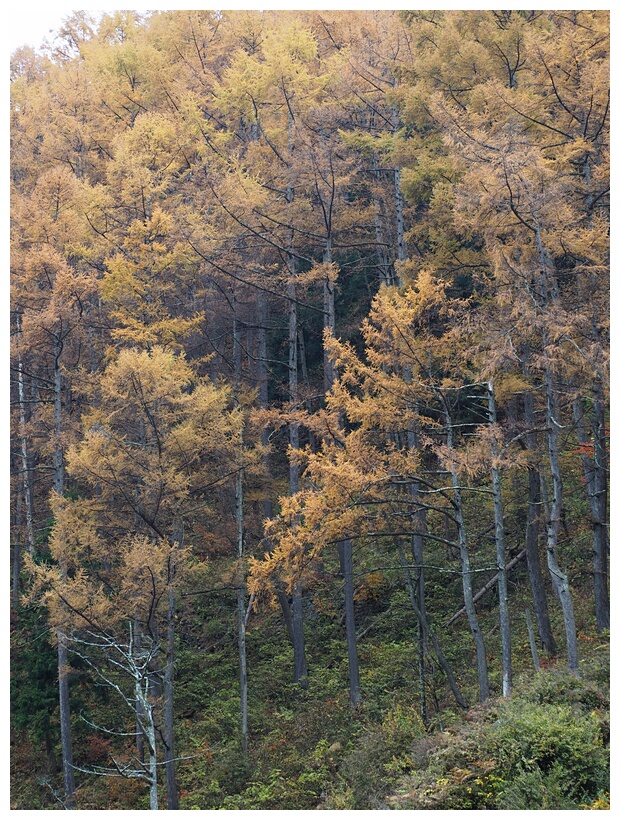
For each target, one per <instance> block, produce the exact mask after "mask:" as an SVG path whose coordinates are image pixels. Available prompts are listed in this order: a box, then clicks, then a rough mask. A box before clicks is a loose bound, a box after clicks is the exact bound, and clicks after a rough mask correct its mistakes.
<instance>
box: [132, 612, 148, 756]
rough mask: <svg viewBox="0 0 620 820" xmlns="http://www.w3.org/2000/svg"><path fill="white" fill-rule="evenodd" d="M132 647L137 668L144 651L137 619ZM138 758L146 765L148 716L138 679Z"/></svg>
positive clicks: (136, 691) (134, 623) (136, 692)
mask: <svg viewBox="0 0 620 820" xmlns="http://www.w3.org/2000/svg"><path fill="white" fill-rule="evenodd" d="M132 645H133V653H134V655H133V658H134V664H135V666H136V668H137V666H138V665H139V662H140V652H141V649H142V632H141V630H140V624H139V622H138V619H137V618H134V620H133V631H132ZM135 695H136V756H137V758H138V760H139V761H140V762H141V763H144V760H145V758H144V722H145V719H146V715H145V714H144V711H143V708H142V698H141V697H140V689H139V679H138V678H136V690H135Z"/></svg>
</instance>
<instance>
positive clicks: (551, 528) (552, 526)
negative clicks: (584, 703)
mask: <svg viewBox="0 0 620 820" xmlns="http://www.w3.org/2000/svg"><path fill="white" fill-rule="evenodd" d="M543 344H544V341H543ZM545 393H546V400H547V412H546V422H547V448H548V451H549V468H550V471H551V483H552V488H553V497H552V499H551V504H550V509H549V520H548V523H547V565H548V566H549V572H550V573H551V579H552V581H553V584H554V586H555V589H556V591H557V594H558V597H559V599H560V605H561V607H562V616H563V619H564V631H565V633H566V651H567V655H568V668H569V669H570V670H571V672H574V673H577V672H578V671H579V657H578V654H577V628H576V626H575V614H574V611H573V599H572V596H571V593H570V589H569V586H568V577H567V576H566V573H565V572H563V571H562V570H561V569H560V565H559V563H558V556H557V550H558V535H559V530H560V523H561V519H562V476H561V473H560V456H559V446H558V428H559V426H560V422H559V418H558V416H559V408H558V406H557V401H556V396H555V389H554V382H553V375H552V373H551V368H550V367H547V369H546V373H545Z"/></svg>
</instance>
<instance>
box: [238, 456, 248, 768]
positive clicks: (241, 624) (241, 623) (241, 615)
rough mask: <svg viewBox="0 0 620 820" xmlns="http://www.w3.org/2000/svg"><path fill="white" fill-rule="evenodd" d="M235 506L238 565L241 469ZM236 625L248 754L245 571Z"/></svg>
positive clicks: (243, 740) (243, 732)
mask: <svg viewBox="0 0 620 820" xmlns="http://www.w3.org/2000/svg"><path fill="white" fill-rule="evenodd" d="M235 507H236V519H237V554H238V556H239V566H240V569H242V564H243V552H244V549H243V479H242V474H241V471H239V473H238V474H237V483H236V492H235ZM237 626H238V637H239V688H240V700H241V746H242V748H243V756H244V757H245V758H247V754H248V671H247V658H246V648H245V573H243V574H242V577H241V578H240V579H239V587H238V589H237Z"/></svg>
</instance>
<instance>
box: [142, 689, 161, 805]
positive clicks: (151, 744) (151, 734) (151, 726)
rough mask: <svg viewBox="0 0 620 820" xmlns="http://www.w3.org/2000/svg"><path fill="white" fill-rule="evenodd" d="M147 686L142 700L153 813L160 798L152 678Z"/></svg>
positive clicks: (150, 801) (150, 800) (150, 802)
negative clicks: (151, 690)
mask: <svg viewBox="0 0 620 820" xmlns="http://www.w3.org/2000/svg"><path fill="white" fill-rule="evenodd" d="M145 686H146V692H145V696H144V697H143V699H142V711H143V713H144V714H145V716H146V727H145V729H146V731H145V735H146V742H147V746H148V750H149V781H148V783H149V809H150V810H151V811H157V810H158V809H159V797H158V795H157V746H156V740H155V718H154V715H153V704H152V703H151V695H150V689H151V687H152V680H151V676H148V677H147V678H146V681H145Z"/></svg>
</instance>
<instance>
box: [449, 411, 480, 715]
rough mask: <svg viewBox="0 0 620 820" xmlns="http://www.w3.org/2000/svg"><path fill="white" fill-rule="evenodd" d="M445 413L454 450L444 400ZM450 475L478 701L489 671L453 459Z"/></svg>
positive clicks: (450, 424)
mask: <svg viewBox="0 0 620 820" xmlns="http://www.w3.org/2000/svg"><path fill="white" fill-rule="evenodd" d="M444 408H445V414H446V425H447V430H446V435H447V444H448V448H449V450H450V451H451V452H453V451H454V440H453V432H452V420H451V418H450V415H449V412H448V408H447V405H446V404H445V402H444ZM450 473H451V476H452V491H453V498H454V511H455V518H456V522H457V529H458V536H459V551H460V555H461V573H462V575H463V603H464V604H465V611H466V613H467V620H468V622H469V629H470V631H471V634H472V637H473V639H474V645H475V647H476V664H477V669H478V688H479V692H480V701H481V702H484V701H485V700H487V699H488V697H489V673H488V670H487V659H486V650H485V646H484V637H483V635H482V630H481V629H480V624H479V623H478V618H477V616H476V607H475V604H474V600H473V599H474V594H473V590H472V579H471V566H470V560H469V548H468V545H467V530H466V529H465V519H464V518H463V502H462V499H461V491H460V489H459V478H458V475H457V472H456V466H455V463H454V461H453V462H452V465H451V470H450Z"/></svg>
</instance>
